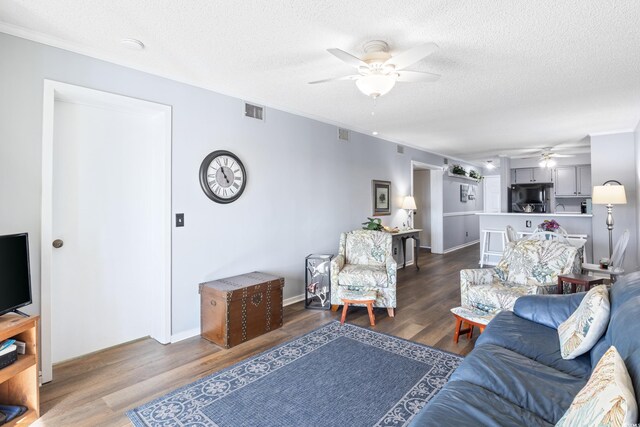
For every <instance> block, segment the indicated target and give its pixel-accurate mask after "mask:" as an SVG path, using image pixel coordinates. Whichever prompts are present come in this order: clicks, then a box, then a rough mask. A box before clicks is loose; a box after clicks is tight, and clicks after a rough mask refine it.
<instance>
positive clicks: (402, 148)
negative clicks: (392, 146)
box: [398, 144, 404, 154]
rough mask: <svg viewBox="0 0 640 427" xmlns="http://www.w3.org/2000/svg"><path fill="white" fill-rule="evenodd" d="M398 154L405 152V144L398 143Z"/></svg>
mask: <svg viewBox="0 0 640 427" xmlns="http://www.w3.org/2000/svg"><path fill="white" fill-rule="evenodd" d="M398 154H404V146H402V145H400V144H398Z"/></svg>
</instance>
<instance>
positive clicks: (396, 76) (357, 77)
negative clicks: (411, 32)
mask: <svg viewBox="0 0 640 427" xmlns="http://www.w3.org/2000/svg"><path fill="white" fill-rule="evenodd" d="M437 49H438V45H436V44H435V43H427V44H423V45H420V46H416V47H414V48H411V49H409V50H406V51H404V52H402V53H399V54H397V55H395V56H392V55H391V54H390V53H389V45H388V44H387V43H386V42H384V41H382V40H372V41H370V42H367V43H365V45H364V52H365V54H364V55H363V56H362V58H357V57H355V56H353V55H351V54H350V53H347V52H345V51H344V50H341V49H337V48H333V49H327V51H328V52H329V53H330V54H332V55H334V56H335V57H337V58H338V59H340V60H342V61H343V62H345V63H347V64H349V65H350V66H352V67H354V68H356V69H357V70H358V74H351V75H348V76H343V77H336V78H330V79H324V80H317V81H313V82H309V84H317V83H326V82H332V81H340V80H354V81H355V82H356V86H357V87H358V89H360V91H361V92H362V93H364V94H365V95H367V96H370V97H372V98H374V99H375V98H377V97H379V96H382V95H384V94H386V93H388V92H389V91H390V90H391V89H393V86H395V84H396V82H420V81H424V82H433V81H436V80H438V79H439V78H440V75H439V74H434V73H427V72H424V71H409V70H406V68H407V67H410V66H411V65H413V64H415V63H416V62H418V61H420V60H421V59H423V58H425V57H427V56H429V55H431V54H432V53H433V52H435V51H436V50H437Z"/></svg>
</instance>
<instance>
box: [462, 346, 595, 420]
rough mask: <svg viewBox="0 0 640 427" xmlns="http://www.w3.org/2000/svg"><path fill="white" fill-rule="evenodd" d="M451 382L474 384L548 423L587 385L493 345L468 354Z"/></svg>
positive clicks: (580, 380) (476, 349) (582, 381)
mask: <svg viewBox="0 0 640 427" xmlns="http://www.w3.org/2000/svg"><path fill="white" fill-rule="evenodd" d="M523 338H524V337H523ZM451 381H466V382H470V383H472V384H476V385H478V386H480V387H483V388H485V389H487V390H489V391H491V392H493V393H495V394H497V395H498V396H500V397H501V398H503V399H506V400H508V401H510V402H511V403H514V404H515V405H518V406H520V407H522V408H524V409H526V410H528V411H530V412H533V413H535V414H537V415H538V416H540V417H541V418H543V419H544V420H545V421H547V422H549V423H556V422H557V421H558V420H559V419H560V418H561V417H562V416H563V415H564V413H565V412H566V410H567V408H569V405H571V402H572V401H573V398H574V396H575V395H576V394H577V393H578V391H580V389H581V388H582V387H583V386H584V385H585V384H586V382H587V380H586V379H585V378H579V377H575V376H573V375H569V374H566V373H564V372H561V371H558V370H557V369H554V368H551V367H549V366H546V365H543V364H542V363H540V362H536V361H535V360H532V359H529V358H528V357H526V356H523V355H521V354H518V353H516V352H514V351H511V350H508V349H506V348H502V347H499V346H497V345H493V344H483V345H479V346H477V347H476V348H475V349H474V350H473V351H472V352H471V353H469V355H468V356H467V357H466V358H465V359H464V361H463V362H462V364H461V365H460V366H459V367H458V369H457V370H456V371H455V372H454V373H453V375H452V376H451Z"/></svg>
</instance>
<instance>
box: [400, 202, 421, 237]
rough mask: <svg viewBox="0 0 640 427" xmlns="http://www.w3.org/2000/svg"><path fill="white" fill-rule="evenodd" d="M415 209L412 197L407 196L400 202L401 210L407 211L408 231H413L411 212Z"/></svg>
mask: <svg viewBox="0 0 640 427" xmlns="http://www.w3.org/2000/svg"><path fill="white" fill-rule="evenodd" d="M417 208H418V207H417V206H416V200H415V199H414V198H413V196H407V197H405V198H404V200H403V201H402V209H406V211H407V227H409V229H413V218H412V216H413V210H414V209H417Z"/></svg>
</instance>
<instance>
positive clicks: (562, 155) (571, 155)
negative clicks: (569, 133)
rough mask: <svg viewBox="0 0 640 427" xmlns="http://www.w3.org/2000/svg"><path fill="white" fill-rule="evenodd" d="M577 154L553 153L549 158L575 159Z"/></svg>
mask: <svg viewBox="0 0 640 427" xmlns="http://www.w3.org/2000/svg"><path fill="white" fill-rule="evenodd" d="M575 156H576V155H575V154H557V153H551V154H550V155H549V157H575Z"/></svg>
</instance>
